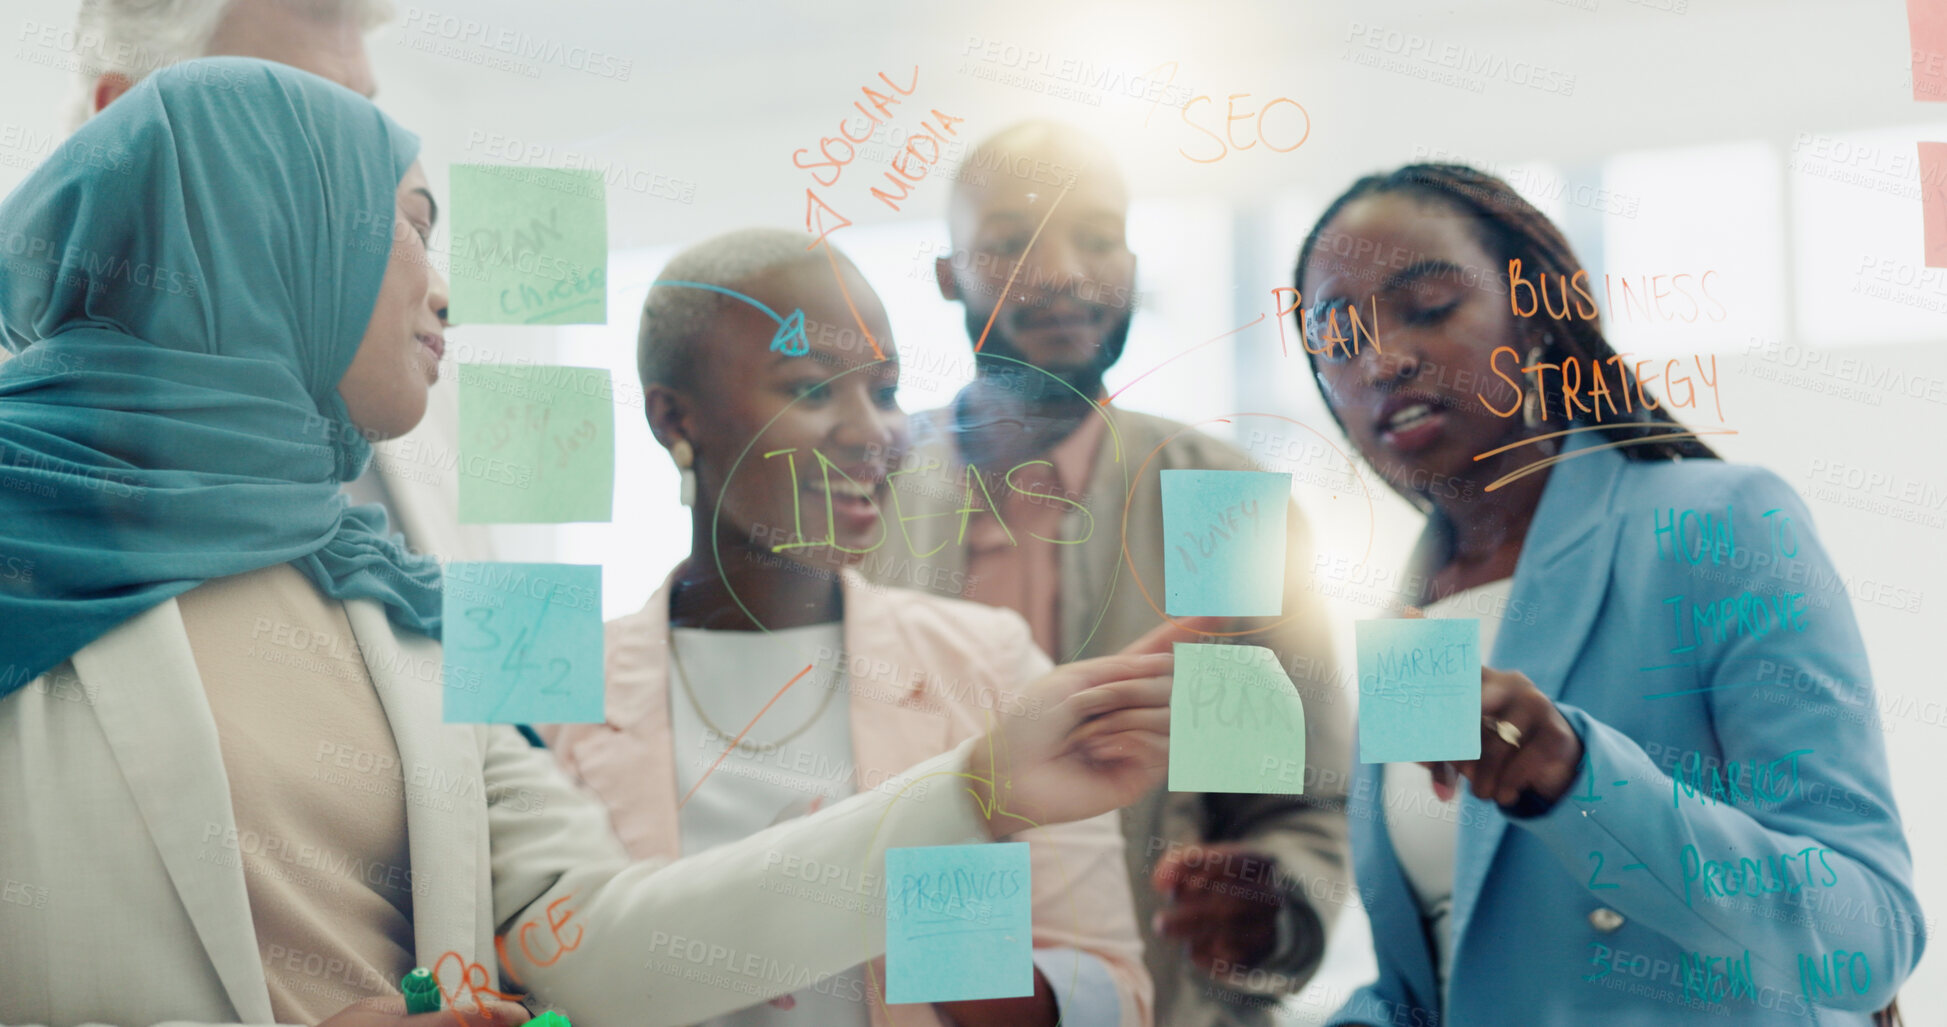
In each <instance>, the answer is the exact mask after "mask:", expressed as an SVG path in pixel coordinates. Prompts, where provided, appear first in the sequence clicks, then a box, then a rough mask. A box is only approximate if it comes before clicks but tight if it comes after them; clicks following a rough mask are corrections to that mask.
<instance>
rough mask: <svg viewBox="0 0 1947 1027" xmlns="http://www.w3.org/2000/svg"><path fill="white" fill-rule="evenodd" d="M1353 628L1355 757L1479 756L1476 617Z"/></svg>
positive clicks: (1365, 759)
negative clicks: (1356, 701) (1356, 692)
mask: <svg viewBox="0 0 1947 1027" xmlns="http://www.w3.org/2000/svg"><path fill="white" fill-rule="evenodd" d="M1352 630H1353V635H1354V638H1355V639H1356V641H1357V648H1358V650H1359V762H1361V763H1403V762H1409V761H1415V760H1427V761H1432V760H1471V759H1478V758H1479V757H1480V754H1481V622H1480V621H1478V620H1474V619H1472V618H1454V619H1440V620H1422V619H1412V620H1362V621H1358V622H1356V623H1354V624H1353V626H1352ZM1173 743H1174V740H1172V744H1173Z"/></svg>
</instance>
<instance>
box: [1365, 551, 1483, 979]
mask: <svg viewBox="0 0 1947 1027" xmlns="http://www.w3.org/2000/svg"><path fill="white" fill-rule="evenodd" d="M1513 588H1514V580H1513V579H1512V578H1502V579H1501V580H1499V581H1490V582H1488V583H1487V584H1485V585H1481V586H1478V587H1475V588H1470V589H1467V590H1465V591H1461V592H1455V593H1454V594H1453V595H1450V596H1448V597H1447V598H1445V599H1442V600H1440V601H1439V602H1437V603H1430V604H1428V605H1427V607H1426V611H1425V612H1426V616H1427V617H1429V618H1435V619H1442V618H1461V617H1478V618H1480V622H1481V648H1480V651H1481V653H1482V659H1483V660H1485V659H1486V658H1487V654H1490V653H1492V652H1493V651H1494V639H1495V637H1496V636H1498V635H1499V634H1500V630H1501V615H1502V614H1503V613H1504V612H1505V611H1506V609H1507V598H1508V593H1509V592H1510V591H1511V590H1512V589H1513ZM1380 774H1381V775H1382V777H1381V780H1382V781H1383V782H1384V785H1383V787H1382V788H1381V790H1380V794H1381V798H1382V802H1381V807H1382V808H1383V809H1384V811H1385V817H1386V834H1387V836H1388V837H1390V838H1391V839H1392V842H1393V853H1394V855H1395V856H1396V857H1398V859H1399V868H1400V870H1401V871H1402V872H1403V873H1405V875H1406V883H1407V885H1408V886H1410V887H1411V888H1412V889H1413V897H1414V898H1415V899H1417V900H1419V904H1420V915H1421V916H1422V917H1424V918H1425V919H1426V921H1427V924H1428V926H1429V927H1431V928H1432V931H1431V933H1432V935H1433V946H1434V956H1435V959H1434V972H1435V973H1437V974H1438V975H1439V978H1440V994H1441V1003H1440V1004H1441V1007H1442V1008H1443V1009H1444V1008H1445V1007H1446V999H1445V996H1446V993H1447V972H1448V970H1449V969H1450V968H1451V967H1452V966H1453V860H1454V838H1455V834H1456V832H1457V827H1456V824H1457V823H1458V817H1459V816H1460V798H1459V793H1458V791H1456V792H1455V795H1454V798H1452V799H1449V800H1447V801H1446V802H1441V801H1440V800H1439V799H1438V798H1436V797H1435V796H1434V794H1433V773H1432V771H1429V770H1428V769H1427V768H1425V767H1423V766H1421V765H1420V764H1418V763H1388V764H1386V765H1385V768H1384V769H1383V770H1381V771H1380ZM1456 784H1457V786H1458V787H1459V788H1465V787H1467V783H1466V782H1465V781H1459V782H1456Z"/></svg>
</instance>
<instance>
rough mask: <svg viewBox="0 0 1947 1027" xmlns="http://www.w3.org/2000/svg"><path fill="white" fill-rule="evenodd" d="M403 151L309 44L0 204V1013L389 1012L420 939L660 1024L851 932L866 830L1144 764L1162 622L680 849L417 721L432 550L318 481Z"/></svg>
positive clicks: (231, 71)
mask: <svg viewBox="0 0 1947 1027" xmlns="http://www.w3.org/2000/svg"><path fill="white" fill-rule="evenodd" d="M416 151H417V140H415V139H414V138H413V137H412V136H411V135H410V134H409V133H406V132H404V131H403V130H401V129H399V128H398V127H397V126H396V125H394V124H392V122H391V121H389V120H388V119H387V118H385V116H384V115H382V114H380V113H379V112H378V111H377V110H376V109H375V108H374V107H373V106H372V105H371V104H370V103H369V102H368V101H366V100H364V99H363V98H361V97H359V96H357V95H356V94H354V93H352V92H350V91H348V90H345V89H343V88H341V87H338V86H335V85H332V84H330V83H328V82H326V81H324V80H323V79H320V78H316V77H314V76H311V75H308V74H306V73H303V72H299V71H296V70H293V69H290V68H285V67H282V66H279V65H273V64H268V63H265V62H261V61H252V60H243V59H235V58H223V59H214V60H203V61H193V62H189V63H187V64H182V65H178V66H176V67H174V68H171V69H168V70H166V71H162V72H159V73H157V74H156V75H154V76H152V77H150V78H149V79H147V80H146V81H144V82H143V83H142V84H140V85H139V86H137V87H136V88H135V89H133V90H131V91H130V92H129V93H128V94H127V95H126V96H124V97H123V98H122V99H120V100H118V101H116V103H115V104H114V105H112V106H111V107H110V108H109V109H108V110H107V111H106V112H105V113H103V114H102V115H101V116H99V117H97V118H96V119H95V120H94V121H92V122H90V123H89V124H88V125H87V126H85V127H84V128H83V129H82V130H81V131H80V132H79V133H77V135H76V136H75V137H74V139H73V140H72V141H71V142H70V143H69V144H67V145H65V146H63V147H62V148H61V149H60V150H59V151H57V153H56V154H55V155H54V156H53V157H52V158H51V159H50V160H49V162H48V163H47V164H46V165H44V166H43V167H41V168H40V169H38V170H37V171H36V172H35V173H34V174H33V175H31V176H30V177H29V178H28V180H27V181H26V182H25V183H24V184H23V185H22V186H21V187H20V188H19V189H17V190H16V191H15V192H14V193H13V195H11V196H10V197H8V198H7V200H6V201H5V202H4V203H0V334H3V335H4V339H5V341H6V344H7V346H8V347H9V348H10V349H13V350H15V351H16V352H17V353H18V356H16V357H15V358H14V359H13V360H12V361H10V362H9V363H7V364H5V365H4V366H0V675H5V677H4V680H0V825H4V828H0V878H4V879H5V885H6V890H5V891H4V893H0V1023H7V1024H16V1025H18V1024H74V1023H98V1024H153V1023H163V1022H190V1023H273V1022H276V1023H301V1024H329V1025H330V1027H358V1025H376V1024H382V1023H384V1024H396V1023H397V1022H398V1021H399V1020H400V1019H402V1018H403V1019H408V1020H412V1019H413V1018H411V1017H404V1016H403V1012H402V1011H403V1006H402V1005H400V1004H399V1003H398V1000H397V985H396V982H397V981H398V980H399V979H400V977H401V976H402V975H403V974H404V973H406V972H407V971H408V970H409V969H411V968H412V967H414V966H426V967H429V968H431V969H432V970H433V971H434V973H435V974H436V976H437V977H438V980H439V983H440V985H441V988H442V990H443V991H444V992H445V994H446V999H447V1002H448V1004H449V1005H453V1004H455V1003H457V1004H458V1005H460V1006H461V1007H463V1008H465V1009H476V1008H480V1009H485V1008H489V1007H488V1006H486V1005H485V1001H486V1000H487V999H490V998H492V997H493V996H494V995H498V994H501V993H503V992H512V991H524V992H527V993H530V994H531V995H532V996H534V997H535V998H536V999H539V1000H542V1001H547V1002H552V1003H560V1004H562V1005H563V1006H565V1007H566V1008H567V1010H568V1011H569V1012H570V1013H571V1014H572V1015H573V1017H574V1019H575V1020H576V1022H577V1023H579V1024H581V1025H582V1027H603V1025H605V1024H624V1023H626V1024H678V1023H692V1022H695V1021H697V1020H702V1019H707V1018H709V1017H712V1016H715V1015H718V1014H721V1013H724V1012H728V1011H730V1010H733V1009H738V1008H742V1007H745V1006H748V1005H750V1004H751V1003H752V1002H754V1001H762V1000H764V999H766V998H769V997H771V996H774V995H778V994H782V993H785V992H787V991H791V990H794V989H797V988H800V987H803V986H805V985H806V984H807V983H814V984H815V982H817V981H822V980H824V979H826V978H827V977H829V976H830V975H831V974H832V973H835V972H837V971H839V970H842V969H844V968H845V967H849V966H853V965H856V964H858V963H861V962H864V961H866V960H867V959H870V958H873V957H875V956H877V955H878V954H880V953H881V952H883V951H884V947H885V942H884V938H883V919H882V917H883V914H881V913H878V912H877V911H876V910H875V909H873V908H872V904H871V903H869V902H863V901H861V899H860V896H859V895H858V894H857V892H858V891H859V889H860V880H861V878H860V876H859V875H860V874H864V875H867V877H866V879H867V880H874V879H876V874H877V873H878V872H879V868H880V866H881V862H882V860H883V859H884V850H885V849H887V848H889V847H894V846H918V845H944V844H951V843H962V842H977V841H986V840H990V839H993V838H998V837H1001V836H1004V835H1006V834H1009V833H1011V832H1012V831H1014V830H1018V829H1020V828H1022V827H1025V826H1027V825H1026V824H1024V823H1023V822H1021V821H1019V820H1018V819H1016V818H1014V817H1012V816H1011V815H1010V814H1009V813H1008V810H1009V809H1010V808H1011V807H1014V806H1018V807H1019V808H1030V807H1032V808H1036V809H1037V810H1039V811H1040V812H1042V813H1043V814H1044V822H1057V823H1058V822H1064V821H1068V820H1075V819H1081V818H1085V817H1090V816H1095V815H1098V814H1100V813H1102V812H1105V811H1107V810H1109V809H1112V808H1114V807H1116V806H1120V805H1123V804H1126V803H1127V802H1129V801H1132V800H1133V799H1135V798H1137V797H1139V796H1141V795H1142V794H1144V793H1146V792H1147V791H1148V790H1149V789H1151V788H1153V787H1155V786H1156V785H1157V784H1159V783H1160V782H1161V778H1162V771H1163V767H1164V765H1165V760H1164V758H1163V757H1164V753H1165V751H1166V750H1165V746H1166V732H1167V724H1168V719H1167V718H1168V705H1167V704H1168V674H1169V658H1168V656H1167V655H1152V656H1118V657H1110V658H1105V659H1101V660H1094V661H1089V662H1087V663H1081V664H1074V665H1071V666H1069V667H1064V668H1059V669H1057V670H1056V671H1054V672H1052V673H1050V674H1049V675H1047V676H1046V677H1044V678H1043V679H1041V680H1040V681H1037V682H1035V683H1033V684H1031V685H1030V686H1028V687H1029V689H1030V690H1031V691H1032V692H1034V693H1035V695H1034V699H1035V702H1034V703H1033V705H1034V706H1038V707H1039V708H1040V709H1041V713H1040V716H1039V717H1038V718H1037V719H1035V720H1031V721H1030V720H1026V719H1024V718H1015V717H1006V716H1003V717H1001V718H1000V723H999V724H998V725H997V726H996V727H995V728H994V729H993V730H992V731H991V732H990V733H989V734H988V735H986V736H983V737H982V738H979V739H975V740H973V741H971V742H969V743H967V744H965V745H962V746H960V747H959V748H957V749H955V750H954V751H953V752H950V753H947V754H945V755H942V756H940V757H938V758H936V759H933V760H929V761H927V762H926V763H923V764H921V765H919V766H918V767H915V768H913V769H912V770H911V771H909V772H908V774H907V775H905V776H903V777H902V778H900V779H896V780H894V781H893V782H891V783H889V784H888V785H887V786H886V787H884V788H882V789H879V790H875V791H873V792H870V793H866V794H862V795H858V796H854V797H853V798H851V799H847V800H845V801H843V802H841V803H838V804H836V805H834V806H832V807H830V808H828V809H827V810H825V811H823V812H821V813H819V814H817V815H815V816H811V817H806V818H802V819H799V820H795V821H792V822H790V823H788V824H785V825H781V826H780V827H778V828H775V829H772V830H770V831H766V832H762V833H760V834H757V835H753V836H751V837H749V838H747V839H744V840H743V841H740V842H737V843H734V844H732V845H728V846H724V847H720V848H718V849H714V850H712V851H711V852H710V853H709V854H708V855H707V857H704V858H699V859H686V860H680V861H677V862H675V863H650V862H642V863H630V862H629V861H628V860H627V858H626V856H625V855H624V852H623V850H622V848H621V846H620V844H619V843H618V842H617V841H616V839H615V838H614V837H613V836H612V834H611V833H610V830H609V827H608V823H607V818H606V815H605V813H604V812H603V810H602V808H601V807H600V806H599V805H598V804H596V803H594V802H593V801H592V800H590V799H589V798H588V797H586V796H584V795H583V794H581V793H580V792H578V791H576V790H575V789H574V788H572V787H571V786H569V785H568V784H567V783H566V782H565V781H564V780H563V779H562V778H561V777H560V776H559V773H558V771H557V770H556V769H555V767H554V765H553V762H552V761H551V760H550V759H549V758H548V757H547V755H546V754H545V753H542V752H540V751H538V750H535V749H532V748H531V747H529V746H528V745H527V744H526V742H525V741H523V740H522V739H521V738H520V736H519V735H517V734H516V733H515V732H514V731H513V729H511V728H509V727H506V726H504V725H497V726H487V725H472V724H445V723H442V716H441V699H442V673H441V656H440V650H439V645H438V643H437V641H435V639H434V638H433V637H432V636H434V635H436V634H437V632H438V627H439V624H438V610H439V593H438V571H437V568H436V567H435V566H433V565H432V564H430V563H429V562H426V561H423V560H420V559H417V558H414V557H412V556H410V555H409V554H407V553H405V552H404V551H403V550H402V549H401V548H400V546H399V545H398V543H397V542H396V541H391V540H389V539H388V538H387V536H386V533H385V527H384V518H383V516H382V514H381V513H380V512H379V511H378V510H377V509H375V508H350V507H348V506H347V504H346V502H345V500H344V499H343V498H342V497H341V496H340V495H339V493H338V485H339V483H341V482H343V481H346V480H349V479H350V478H352V477H354V476H355V475H356V474H357V473H358V472H359V470H360V469H361V468H363V466H364V465H365V463H366V461H367V460H368V459H369V456H370V452H369V447H368V444H367V442H366V439H367V438H368V437H371V438H384V437H389V436H393V435H397V434H399V433H402V432H404V431H406V430H408V429H409V428H411V427H412V425H413V424H414V423H416V422H417V421H418V419H419V418H420V417H421V416H422V414H423V413H424V410H425V406H426V392H427V389H428V387H429V386H430V384H431V383H432V381H433V380H434V379H435V378H436V377H437V375H438V358H439V351H440V349H441V347H442V345H443V342H442V337H441V331H442V328H443V323H444V319H443V308H444V305H445V300H444V293H445V286H444V283H443V282H441V281H440V280H439V277H438V275H436V274H434V273H432V272H431V271H430V270H429V268H428V266H427V261H426V238H427V236H428V235H429V234H430V232H431V229H432V222H433V218H434V206H433V198H432V195H431V193H430V192H429V191H428V190H427V189H426V188H425V179H424V176H423V174H422V173H421V172H420V171H419V168H418V166H417V165H416V164H415V163H414V157H415V155H416ZM937 775H953V776H954V777H955V778H957V779H958V783H959V784H964V785H966V787H959V786H955V787H934V788H930V789H909V788H908V787H907V785H908V784H909V783H910V782H912V781H915V780H917V779H919V778H921V777H926V776H937ZM807 866H810V867H822V868H828V869H830V870H841V869H845V868H849V872H847V873H843V874H821V875H820V876H819V878H818V880H817V881H815V882H813V881H807V880H805V879H804V868H805V867H807ZM733 957H734V958H733ZM645 967H646V968H648V969H649V970H651V971H652V972H649V973H645V972H644V969H645ZM476 1001H480V1002H481V1003H482V1004H481V1005H479V1006H476V1005H475V1002H476ZM387 1003H390V1005H388V1004H387ZM499 1008H500V1009H501V1010H502V1011H503V1012H504V1013H506V1014H511V1015H512V1017H513V1018H514V1019H515V1020H518V1019H520V1018H521V1017H523V1016H524V1015H525V1014H524V1013H523V1012H521V1011H519V1010H517V1009H515V1008H512V1007H506V1006H502V1007H499ZM464 1019H466V1020H467V1021H469V1022H470V1023H471V1024H475V1025H477V1023H480V1022H484V1018H483V1017H466V1018H464ZM440 1022H443V1021H440V1020H437V1019H426V1018H425V1017H424V1015H422V1017H421V1018H419V1019H417V1020H414V1023H415V1024H424V1025H426V1027H431V1025H432V1024H434V1023H440Z"/></svg>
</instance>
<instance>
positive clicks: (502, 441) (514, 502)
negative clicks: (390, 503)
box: [459, 364, 615, 524]
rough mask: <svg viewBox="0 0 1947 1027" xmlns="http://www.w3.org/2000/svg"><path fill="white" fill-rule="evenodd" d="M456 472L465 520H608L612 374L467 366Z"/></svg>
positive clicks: (523, 366) (612, 478) (515, 366)
mask: <svg viewBox="0 0 1947 1027" xmlns="http://www.w3.org/2000/svg"><path fill="white" fill-rule="evenodd" d="M459 477H460V523H461V524H558V523H562V522H566V521H607V520H609V519H610V518H611V510H612V505H613V500H614V498H615V405H614V402H613V398H612V393H611V391H610V385H609V373H608V370H607V369H606V368H601V367H557V366H552V365H529V364H461V365H460V456H459Z"/></svg>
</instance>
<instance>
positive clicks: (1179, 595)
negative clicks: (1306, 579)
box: [1161, 471, 1291, 617]
mask: <svg viewBox="0 0 1947 1027" xmlns="http://www.w3.org/2000/svg"><path fill="white" fill-rule="evenodd" d="M1161 476H1162V488H1163V544H1164V545H1165V546H1167V547H1169V551H1168V553H1167V554H1166V556H1165V558H1164V565H1163V566H1164V570H1163V584H1164V589H1163V591H1164V595H1165V599H1164V605H1163V608H1164V610H1165V611H1167V612H1168V613H1169V614H1170V615H1171V616H1173V617H1200V616H1209V617H1275V616H1277V615H1279V614H1281V613H1283V612H1284V572H1285V511H1286V509H1287V508H1288V507H1289V506H1290V496H1291V475H1290V474H1285V473H1275V472H1270V471H1163V472H1161Z"/></svg>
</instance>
